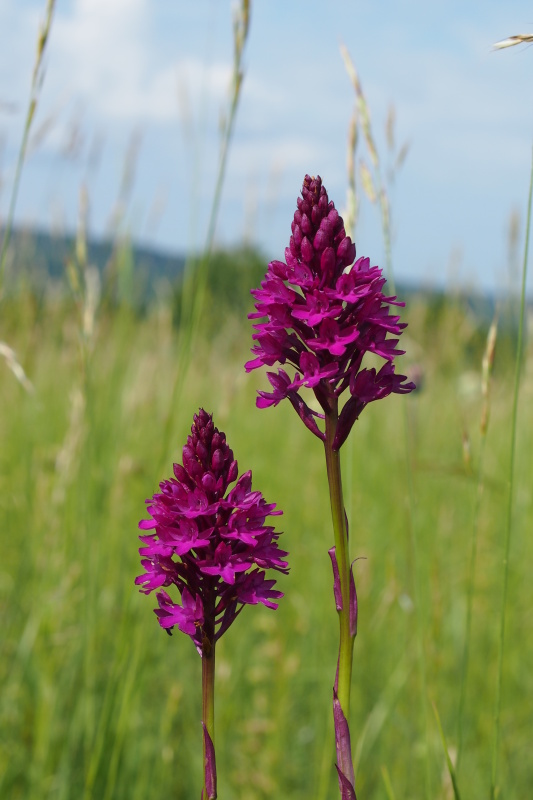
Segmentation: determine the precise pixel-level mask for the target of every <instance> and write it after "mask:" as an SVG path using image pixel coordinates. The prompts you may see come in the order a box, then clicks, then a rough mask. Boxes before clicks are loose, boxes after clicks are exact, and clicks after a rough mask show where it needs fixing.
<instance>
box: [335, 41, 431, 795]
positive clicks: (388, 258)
mask: <svg viewBox="0 0 533 800" xmlns="http://www.w3.org/2000/svg"><path fill="white" fill-rule="evenodd" d="M340 51H341V56H342V60H343V62H344V66H345V69H346V72H347V74H348V77H349V78H350V81H351V83H352V86H353V88H354V91H355V97H356V112H355V113H354V117H353V120H352V123H351V128H350V137H349V150H348V183H349V187H350V192H349V201H350V200H351V203H350V202H349V203H348V206H349V208H352V209H353V219H354V225H355V222H356V220H357V211H358V205H357V203H356V201H355V199H353V197H352V195H353V194H354V192H355V175H354V163H353V162H354V158H353V150H354V149H355V147H356V145H357V136H356V132H355V130H354V128H355V119H356V114H357V116H358V118H360V122H361V128H362V130H363V136H364V140H365V142H366V147H367V151H368V155H369V158H370V161H371V163H372V166H373V176H372V174H371V172H370V170H369V169H368V167H367V166H366V164H365V162H363V161H361V164H360V169H361V183H362V186H363V189H364V190H365V193H366V195H367V197H368V199H369V200H370V202H371V203H377V204H378V206H379V212H380V217H381V230H382V234H383V243H384V246H385V262H386V275H387V279H388V281H389V283H390V286H391V289H392V294H393V295H396V282H395V278H394V269H393V263H392V232H391V213H390V202H389V197H388V193H387V190H386V187H385V182H384V180H383V178H382V170H381V166H380V159H379V152H378V149H377V146H376V142H375V137H374V134H373V131H372V123H371V117H370V109H369V106H368V103H367V100H366V97H365V93H364V91H363V87H362V84H361V80H360V78H359V74H358V72H357V69H356V67H355V64H354V62H353V59H352V58H351V56H350V53H349V52H348V49H347V47H346V46H345V45H344V44H341V45H340ZM389 127H390V128H392V127H393V126H392V124H390V126H389V124H388V125H387V139H388V140H389V142H390V145H391V150H393V143H392V142H391V140H393V135H392V130H389ZM407 152H408V144H407V143H405V144H404V145H403V146H402V148H401V150H400V152H399V154H398V156H397V158H396V168H399V167H400V166H401V165H402V164H403V162H404V160H405V157H406V155H407ZM403 433H404V446H405V464H406V480H407V517H408V527H409V547H410V550H411V558H412V571H413V575H412V592H413V595H414V604H415V611H416V648H417V659H418V670H419V675H420V715H421V723H422V726H423V728H424V733H425V740H426V754H425V761H424V763H425V792H426V800H431V797H432V793H431V765H430V749H429V740H430V737H429V727H430V726H429V713H428V690H427V670H426V657H425V648H424V621H423V612H422V591H421V587H420V555H419V552H418V550H419V548H418V534H417V530H416V522H415V512H416V503H415V486H414V470H413V453H412V442H411V437H410V433H409V418H408V413H407V406H406V405H405V403H404V404H403Z"/></svg>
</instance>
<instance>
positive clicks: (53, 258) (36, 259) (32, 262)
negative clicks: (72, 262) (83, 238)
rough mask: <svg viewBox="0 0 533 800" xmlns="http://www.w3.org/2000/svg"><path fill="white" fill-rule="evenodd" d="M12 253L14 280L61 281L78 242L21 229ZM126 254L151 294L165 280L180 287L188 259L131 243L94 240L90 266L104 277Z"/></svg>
mask: <svg viewBox="0 0 533 800" xmlns="http://www.w3.org/2000/svg"><path fill="white" fill-rule="evenodd" d="M9 250H10V270H9V271H10V273H11V275H12V276H16V275H20V274H21V273H22V274H25V275H27V276H28V277H31V278H32V279H34V280H36V281H37V282H39V283H40V282H41V281H42V280H44V279H49V278H52V279H54V280H61V279H63V278H64V276H65V267H66V264H67V261H68V260H69V259H71V258H72V257H73V256H74V254H75V250H76V239H75V237H74V236H71V235H53V234H50V233H46V232H44V231H41V230H34V229H30V228H24V229H22V228H19V229H16V230H14V231H13V233H12V235H11V242H10V246H9ZM121 251H122V255H121ZM124 253H127V255H128V257H129V258H131V261H132V266H133V269H134V271H135V273H136V274H138V275H141V276H143V279H144V280H145V281H146V283H147V284H148V286H149V287H150V289H151V290H153V287H154V285H155V283H156V282H157V281H159V280H161V279H166V280H168V281H170V282H171V283H176V282H177V281H178V279H179V278H180V277H181V275H182V273H183V269H184V266H185V256H184V255H179V254H170V253H164V252H162V251H159V250H155V249H152V248H147V247H139V246H137V245H134V244H132V243H131V242H130V241H128V240H121V241H119V242H114V241H112V240H110V239H108V240H106V239H101V240H99V239H90V240H89V241H88V242H87V262H88V263H89V264H93V265H94V266H96V267H98V269H99V270H100V272H101V273H103V272H104V271H105V270H106V269H108V268H109V265H110V264H111V262H112V260H113V258H114V257H117V256H118V257H124Z"/></svg>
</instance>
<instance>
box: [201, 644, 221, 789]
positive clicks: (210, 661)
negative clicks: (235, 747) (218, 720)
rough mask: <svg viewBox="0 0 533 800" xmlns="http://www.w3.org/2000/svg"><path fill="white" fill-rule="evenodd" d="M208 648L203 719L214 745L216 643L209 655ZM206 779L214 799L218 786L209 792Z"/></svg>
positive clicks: (203, 684)
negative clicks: (212, 791) (213, 791)
mask: <svg viewBox="0 0 533 800" xmlns="http://www.w3.org/2000/svg"><path fill="white" fill-rule="evenodd" d="M206 649H207V648H204V653H203V656H202V720H203V723H204V725H205V728H206V730H207V733H208V734H209V736H210V737H211V741H212V742H213V746H214V744H215V645H214V644H213V646H212V648H211V649H210V653H209V655H208V654H207V653H206ZM207 762H208V757H207V751H206V741H205V738H204V767H205V765H206V764H207ZM206 783H207V782H206V780H205V777H204V791H205V797H206V800H207V798H209V800H212V798H216V796H217V795H216V786H215V794H209V793H208V790H207V785H206Z"/></svg>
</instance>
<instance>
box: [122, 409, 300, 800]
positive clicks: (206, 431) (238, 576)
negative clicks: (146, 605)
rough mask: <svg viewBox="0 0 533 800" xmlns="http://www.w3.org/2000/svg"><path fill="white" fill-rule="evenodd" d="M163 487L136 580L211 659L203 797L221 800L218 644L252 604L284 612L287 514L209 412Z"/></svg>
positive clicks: (205, 662)
mask: <svg viewBox="0 0 533 800" xmlns="http://www.w3.org/2000/svg"><path fill="white" fill-rule="evenodd" d="M231 484H234V486H233V488H231V489H230V488H229V487H230V485H231ZM160 489H161V491H160V492H159V493H157V494H154V496H153V497H151V498H150V499H149V500H147V501H146V502H147V505H148V514H149V516H150V519H147V520H141V522H140V523H139V528H140V529H141V530H142V531H143V534H142V535H141V536H140V539H141V541H142V543H143V546H142V547H141V548H140V550H139V553H140V555H141V564H142V567H143V569H144V573H143V574H142V575H139V577H137V578H136V580H135V583H136V584H137V585H139V586H140V587H141V589H140V590H141V592H144V593H145V594H149V593H150V592H153V591H156V597H157V603H158V608H156V609H155V614H156V616H157V619H158V622H159V624H160V625H161V627H162V628H164V629H165V630H166V631H168V632H169V633H171V631H172V629H173V628H174V627H177V628H178V629H179V630H181V631H182V632H183V633H185V634H187V635H188V636H189V637H190V638H191V639H192V641H193V643H194V645H195V647H196V649H197V651H198V653H199V654H200V656H201V658H202V727H203V748H204V769H205V774H204V787H203V790H202V800H214V798H216V796H217V789H216V762H215V748H214V681H215V645H216V642H217V641H218V639H219V638H220V637H221V636H222V634H223V633H225V632H226V631H227V630H228V628H229V627H230V625H232V623H233V622H234V621H235V619H236V618H237V616H238V615H239V614H240V612H241V611H242V609H243V608H244V606H245V605H256V604H257V603H262V604H263V605H265V606H267V607H268V608H277V602H276V601H277V600H278V599H279V598H280V597H282V593H281V592H280V591H278V590H277V589H274V588H273V587H274V584H275V581H274V580H272V579H267V578H266V570H268V569H274V570H277V571H278V572H282V573H287V572H288V567H287V561H286V560H285V556H286V555H287V553H286V552H285V551H283V550H281V549H280V548H279V547H278V538H279V533H276V532H275V531H274V528H273V527H272V526H270V525H267V524H265V522H266V519H267V517H269V516H276V515H279V514H281V513H282V512H281V511H279V510H276V506H275V504H274V503H267V502H266V501H265V499H264V498H263V495H262V494H261V492H258V491H252V473H251V472H245V473H244V474H242V475H241V476H240V477H238V465H237V461H236V460H235V459H234V456H233V451H232V450H231V449H230V448H229V446H228V444H227V442H226V436H225V434H224V433H222V432H221V431H219V430H218V429H217V428H216V427H215V426H214V424H213V419H212V416H211V415H210V414H208V413H206V412H205V411H204V410H203V409H200V411H199V412H198V414H195V415H194V421H193V425H192V428H191V434H190V436H189V437H188V438H187V443H186V444H185V447H184V448H183V463H182V464H174V477H172V478H170V479H168V480H165V481H163V482H162V483H161V484H160ZM166 589H170V590H172V589H173V590H174V592H175V593H176V592H177V594H178V595H179V596H180V599H181V604H180V603H178V602H176V600H174V599H173V598H172V596H171V595H170V594H169V593H167V591H166Z"/></svg>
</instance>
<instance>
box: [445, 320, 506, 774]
mask: <svg viewBox="0 0 533 800" xmlns="http://www.w3.org/2000/svg"><path fill="white" fill-rule="evenodd" d="M497 331H498V320H497V316H496V315H495V316H494V319H493V321H492V323H491V326H490V328H489V332H488V334H487V343H486V346H485V352H484V354H483V362H482V375H481V392H482V397H483V406H482V409H481V420H480V426H479V427H480V435H481V441H480V445H479V455H478V468H477V480H476V488H475V499H474V511H473V515H472V535H471V541H470V560H469V564H468V575H467V588H466V622H465V637H464V645H463V655H462V658H461V679H460V689H459V710H458V712H457V760H456V766H455V770H456V773H457V775H459V768H460V766H461V757H462V753H463V726H464V709H465V701H466V684H467V677H468V665H469V660H470V641H471V637H472V606H473V603H474V582H475V575H476V560H477V545H478V530H479V513H480V510H481V500H482V497H483V490H484V481H483V470H484V466H485V445H486V442H487V431H488V424H489V416H490V384H491V379H492V369H493V366H494V355H495V351H496V336H497Z"/></svg>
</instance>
